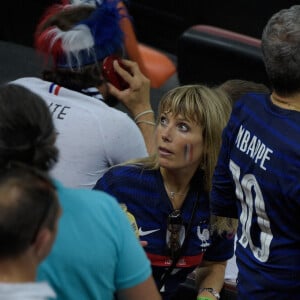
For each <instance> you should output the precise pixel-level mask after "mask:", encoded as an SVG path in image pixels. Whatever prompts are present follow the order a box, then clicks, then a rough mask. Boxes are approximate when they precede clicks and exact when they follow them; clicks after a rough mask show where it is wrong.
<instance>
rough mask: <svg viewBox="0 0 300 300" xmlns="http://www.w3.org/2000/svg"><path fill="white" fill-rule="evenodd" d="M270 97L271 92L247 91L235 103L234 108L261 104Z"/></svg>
mask: <svg viewBox="0 0 300 300" xmlns="http://www.w3.org/2000/svg"><path fill="white" fill-rule="evenodd" d="M269 97H270V95H269V94H264V93H247V94H245V95H244V96H242V97H241V98H240V99H239V100H237V101H236V102H235V103H234V105H233V108H234V109H239V108H241V107H243V106H252V107H253V106H256V105H259V104H263V103H265V101H266V100H267V99H269Z"/></svg>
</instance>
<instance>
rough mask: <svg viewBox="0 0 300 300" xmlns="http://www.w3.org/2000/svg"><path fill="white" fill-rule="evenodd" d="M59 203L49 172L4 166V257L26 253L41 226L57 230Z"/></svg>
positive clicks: (0, 226)
mask: <svg viewBox="0 0 300 300" xmlns="http://www.w3.org/2000/svg"><path fill="white" fill-rule="evenodd" d="M58 212H59V203H58V198H57V194H56V190H55V187H54V186H53V184H52V182H51V180H50V179H49V178H48V177H47V175H46V174H44V173H42V172H41V171H39V170H37V169H35V168H32V167H30V166H28V165H24V164H19V163H11V164H9V165H7V166H6V167H5V168H2V169H0V259H1V258H7V257H14V256H17V255H20V254H21V253H23V252H24V251H25V250H26V249H27V248H28V247H29V246H30V245H31V244H32V243H33V242H34V241H35V240H36V237H37V234H38V232H39V231H40V229H41V228H49V229H50V230H53V229H54V228H55V223H56V220H57V218H58Z"/></svg>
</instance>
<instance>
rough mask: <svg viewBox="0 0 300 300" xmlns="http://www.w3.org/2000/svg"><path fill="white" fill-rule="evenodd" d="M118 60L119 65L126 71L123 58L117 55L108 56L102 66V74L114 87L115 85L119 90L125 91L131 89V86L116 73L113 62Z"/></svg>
mask: <svg viewBox="0 0 300 300" xmlns="http://www.w3.org/2000/svg"><path fill="white" fill-rule="evenodd" d="M114 60H117V61H118V63H119V65H120V66H121V67H122V68H124V69H126V67H125V66H124V65H123V64H122V61H121V58H120V57H118V56H116V55H110V56H107V57H106V58H105V59H104V60H103V64H102V73H103V77H104V78H105V79H106V80H107V81H108V82H109V83H111V84H112V85H114V86H115V87H116V88H117V89H119V90H121V91H122V90H125V89H127V88H128V87H129V84H128V83H127V82H126V81H125V80H124V79H123V78H122V77H121V76H120V75H119V74H118V73H117V72H116V71H115V69H114V66H113V62H114Z"/></svg>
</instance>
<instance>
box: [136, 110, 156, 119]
mask: <svg viewBox="0 0 300 300" xmlns="http://www.w3.org/2000/svg"><path fill="white" fill-rule="evenodd" d="M146 114H154V111H153V110H152V109H148V110H145V111H142V112H141V113H139V114H137V115H136V116H135V117H134V119H133V120H134V122H136V121H137V120H138V118H139V117H141V116H143V115H146Z"/></svg>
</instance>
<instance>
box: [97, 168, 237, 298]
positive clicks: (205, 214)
mask: <svg viewBox="0 0 300 300" xmlns="http://www.w3.org/2000/svg"><path fill="white" fill-rule="evenodd" d="M197 178H198V177H197V176H194V182H195V184H192V187H193V188H191V189H190V190H189V192H188V194H187V196H186V198H185V201H184V204H183V206H182V208H181V214H182V218H183V224H184V226H183V228H182V231H181V233H180V243H181V244H182V242H183V240H184V237H185V230H186V228H187V224H188V223H189V220H190V218H191V214H192V210H193V207H194V204H195V202H196V201H199V205H198V208H197V210H196V213H195V218H194V221H193V225H192V229H191V234H190V236H189V239H188V244H187V247H186V249H185V250H184V252H183V255H182V257H181V258H180V259H179V261H178V263H177V266H176V269H177V272H174V273H175V274H172V275H171V276H170V277H169V278H168V280H167V282H166V284H165V286H164V287H163V289H162V291H163V299H164V300H165V299H169V297H171V294H172V293H173V292H174V290H175V289H176V287H177V286H178V284H179V283H181V282H183V281H184V280H185V278H186V276H187V275H188V274H189V273H190V272H191V271H192V270H194V268H195V267H197V266H198V265H199V264H200V263H201V261H202V258H203V259H205V260H210V261H225V260H227V259H229V258H230V257H232V255H233V239H232V236H231V237H220V236H215V235H213V236H210V232H209V219H210V211H209V197H208V195H207V194H206V193H204V192H203V191H201V188H200V186H201V181H200V179H199V180H198V179H197ZM95 188H96V189H100V190H103V191H105V192H107V193H109V194H111V195H114V196H115V198H116V199H117V200H118V201H119V202H120V203H124V204H126V206H127V210H128V212H130V213H131V214H132V215H133V216H134V217H135V220H136V223H137V226H138V228H139V234H140V239H141V240H144V241H147V242H148V245H147V246H146V247H145V251H146V253H147V255H148V258H149V259H150V261H151V265H152V271H153V277H154V279H155V280H156V282H157V283H159V282H160V278H161V276H162V275H163V273H164V272H165V271H166V269H167V268H168V267H169V266H170V265H171V262H172V261H171V259H170V256H169V254H168V251H167V240H168V236H167V219H168V215H170V213H171V212H172V211H173V210H174V209H173V206H172V203H171V201H170V200H169V197H168V195H167V193H166V190H165V188H164V184H163V179H162V176H161V173H160V171H159V170H143V169H141V167H138V166H119V167H114V168H112V169H110V170H109V171H108V172H107V173H105V174H104V176H103V177H102V178H101V179H100V180H99V181H98V183H97V184H96V186H95ZM198 190H199V194H200V197H199V199H198V198H197V194H198Z"/></svg>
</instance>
